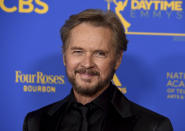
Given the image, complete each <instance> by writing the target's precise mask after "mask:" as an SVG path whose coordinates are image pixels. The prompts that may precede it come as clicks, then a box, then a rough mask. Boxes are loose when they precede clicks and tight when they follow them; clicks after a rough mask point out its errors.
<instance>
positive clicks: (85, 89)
mask: <svg viewBox="0 0 185 131" xmlns="http://www.w3.org/2000/svg"><path fill="white" fill-rule="evenodd" d="M66 72H67V71H66ZM114 73H115V70H114V68H113V67H112V68H111V70H110V72H109V73H108V75H107V76H106V78H105V79H101V77H100V75H101V74H100V72H98V71H96V70H94V69H87V68H85V67H82V68H79V69H76V70H75V71H74V73H73V74H74V75H69V74H68V72H67V77H68V79H69V81H70V82H71V84H72V87H73V89H74V90H75V91H76V92H77V93H78V94H80V95H82V96H93V95H95V94H97V93H98V92H99V91H101V90H103V89H104V88H105V87H107V85H109V83H110V81H111V80H112V78H113V75H114ZM77 74H88V75H92V76H96V77H97V82H96V83H95V84H93V85H86V84H84V85H80V84H79V83H78V81H77V80H76V75H77ZM83 81H84V82H86V83H89V84H90V83H91V82H92V80H90V79H89V80H88V79H87V80H83Z"/></svg>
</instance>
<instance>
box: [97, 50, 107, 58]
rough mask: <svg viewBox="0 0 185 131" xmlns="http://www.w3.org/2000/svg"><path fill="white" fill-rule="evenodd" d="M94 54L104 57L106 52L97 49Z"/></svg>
mask: <svg viewBox="0 0 185 131" xmlns="http://www.w3.org/2000/svg"><path fill="white" fill-rule="evenodd" d="M95 56H97V57H106V53H105V52H103V51H97V52H95Z"/></svg>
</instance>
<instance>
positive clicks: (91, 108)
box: [59, 86, 113, 131]
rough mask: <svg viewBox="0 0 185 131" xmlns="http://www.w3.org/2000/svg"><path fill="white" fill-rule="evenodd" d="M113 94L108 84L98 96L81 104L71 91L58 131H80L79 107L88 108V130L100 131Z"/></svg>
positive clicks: (80, 116) (80, 117)
mask: <svg viewBox="0 0 185 131" xmlns="http://www.w3.org/2000/svg"><path fill="white" fill-rule="evenodd" d="M112 94H113V88H112V86H109V87H108V88H107V89H106V90H105V91H104V92H103V93H102V94H101V95H100V96H98V97H97V98H96V99H95V100H93V101H92V102H90V103H88V104H86V105H82V104H80V103H78V102H77V101H76V100H75V97H74V94H73V91H71V94H70V100H69V103H68V106H67V109H66V111H65V113H64V115H63V117H62V120H61V125H60V128H59V129H60V131H81V125H82V115H81V111H80V108H83V107H86V108H88V112H87V121H88V131H101V130H102V127H103V124H104V120H105V119H106V116H107V114H108V109H109V106H110V105H111V99H112Z"/></svg>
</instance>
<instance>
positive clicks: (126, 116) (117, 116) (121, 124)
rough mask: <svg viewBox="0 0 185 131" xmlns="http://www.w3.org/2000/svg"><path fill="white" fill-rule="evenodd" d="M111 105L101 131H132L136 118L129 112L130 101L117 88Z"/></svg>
mask: <svg viewBox="0 0 185 131" xmlns="http://www.w3.org/2000/svg"><path fill="white" fill-rule="evenodd" d="M114 88H116V87H114ZM111 104H112V105H110V107H109V110H108V115H106V118H105V122H104V126H103V131H133V127H134V125H135V123H136V117H135V115H133V114H132V112H131V109H130V101H129V100H127V98H126V97H125V96H124V95H123V94H122V93H121V92H120V91H119V90H118V89H117V88H116V89H115V90H114V93H113V97H112V101H111Z"/></svg>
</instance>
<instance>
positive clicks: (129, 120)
mask: <svg viewBox="0 0 185 131" xmlns="http://www.w3.org/2000/svg"><path fill="white" fill-rule="evenodd" d="M111 86H113V85H111ZM114 88H116V87H114ZM68 101H69V96H67V97H66V98H65V99H63V100H61V101H59V102H56V103H54V104H51V105H48V106H46V107H43V108H41V109H39V110H37V111H33V112H31V113H28V114H27V116H26V117H25V120H24V125H23V131H58V128H59V124H60V122H61V121H60V119H61V118H62V116H63V115H64V112H65V109H66V106H67V105H68ZM111 103H112V106H113V108H114V109H115V110H114V111H113V112H112V113H110V115H108V116H107V118H106V119H105V122H104V125H103V130H102V131H173V128H172V125H171V123H170V121H169V119H168V118H166V117H164V116H162V115H159V114H157V113H155V112H152V111H150V110H148V109H145V108H143V107H141V106H139V105H137V104H135V103H133V102H131V101H129V100H128V99H127V98H126V97H125V96H124V95H123V94H122V93H121V92H120V91H119V90H118V89H117V88H116V89H115V90H114V92H113V98H112V100H111Z"/></svg>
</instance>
